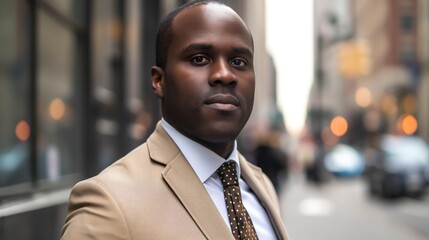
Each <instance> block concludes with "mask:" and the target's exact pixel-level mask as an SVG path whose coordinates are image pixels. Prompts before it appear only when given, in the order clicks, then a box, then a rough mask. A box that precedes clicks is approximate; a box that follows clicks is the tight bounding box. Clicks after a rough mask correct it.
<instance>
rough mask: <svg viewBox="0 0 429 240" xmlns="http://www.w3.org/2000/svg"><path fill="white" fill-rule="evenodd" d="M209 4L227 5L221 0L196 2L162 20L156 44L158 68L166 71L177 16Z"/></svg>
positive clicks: (179, 8) (195, 0) (184, 6)
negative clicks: (198, 6) (192, 8)
mask: <svg viewBox="0 0 429 240" xmlns="http://www.w3.org/2000/svg"><path fill="white" fill-rule="evenodd" d="M209 3H216V4H221V5H225V3H224V2H222V1H220V0H194V1H191V2H188V3H186V4H184V5H182V6H180V7H178V8H177V9H176V10H174V11H172V12H171V13H169V14H168V15H167V16H166V17H164V18H163V19H162V20H161V22H160V23H159V26H158V32H157V34H156V42H155V57H156V66H157V67H160V68H162V69H164V68H165V66H166V64H167V53H168V49H169V47H170V44H171V41H172V38H173V36H172V31H171V24H172V23H173V20H174V18H175V17H176V16H177V14H179V13H180V12H182V11H183V10H185V9H188V8H191V7H194V6H197V5H207V4H209Z"/></svg>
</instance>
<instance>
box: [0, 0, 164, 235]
mask: <svg viewBox="0 0 429 240" xmlns="http://www.w3.org/2000/svg"><path fill="white" fill-rule="evenodd" d="M160 8H161V7H160V3H159V2H158V1H140V0H127V1H122V0H2V1H0V39H1V41H0V53H1V54H0V133H1V134H0V239H14V238H13V236H14V237H15V238H16V237H17V238H19V239H58V237H59V234H60V230H61V226H62V224H63V221H64V218H65V214H66V203H67V198H68V194H67V189H69V188H70V187H72V186H73V185H74V184H75V183H76V182H77V181H78V180H79V179H82V178H87V177H90V176H92V175H94V174H97V173H98V172H100V171H101V170H102V169H104V168H105V167H106V166H108V165H110V164H111V163H113V162H114V161H116V160H117V159H119V158H120V157H122V156H123V155H125V154H126V153H127V152H129V151H130V150H131V149H133V148H134V147H136V146H137V145H139V144H141V143H142V142H144V141H145V140H146V138H147V137H148V135H149V133H150V132H151V131H152V130H153V129H154V128H155V124H156V119H159V116H160V110H159V102H158V99H156V98H155V97H154V95H153V93H152V88H151V79H150V67H151V66H152V65H154V63H155V54H154V49H153V46H154V40H155V33H156V29H157V23H158V21H159V17H160V12H161V9H160ZM144 36H148V37H144ZM51 195H52V196H56V197H55V198H53V199H50V196H51ZM59 196H60V197H59ZM61 196H62V197H61ZM39 197H41V198H45V199H44V200H43V201H46V202H44V203H43V204H40V203H41V202H39V201H38V200H37V199H38V198H39ZM58 198H62V200H58ZM14 201H18V202H19V203H23V204H24V205H26V206H27V207H24V208H22V209H17V208H13V203H14ZM50 201H52V203H49V202H50ZM10 206H12V207H10ZM41 219H42V220H43V221H42V222H43V224H42V223H40V224H39V223H38V224H36V223H37V222H38V221H40V220H41ZM52 228H54V229H52ZM17 229H22V231H20V232H19V234H18V233H17V232H16V230H17Z"/></svg>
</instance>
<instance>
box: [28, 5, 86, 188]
mask: <svg viewBox="0 0 429 240" xmlns="http://www.w3.org/2000/svg"><path fill="white" fill-rule="evenodd" d="M48 13H49V12H47V11H45V10H44V9H39V10H38V13H37V16H38V19H37V22H38V26H39V28H38V34H37V40H36V42H37V43H38V44H37V53H38V56H37V78H36V81H37V88H36V92H37V99H36V102H37V107H36V109H37V116H36V118H37V123H38V125H37V127H38V136H37V155H36V156H37V178H38V179H40V180H48V181H50V182H55V181H58V180H59V179H60V178H61V176H64V175H68V174H72V173H76V172H78V171H79V165H80V164H79V162H80V161H82V150H81V148H80V147H79V144H77V143H79V142H80V141H79V139H80V137H81V134H80V131H81V127H80V126H79V116H80V115H82V114H81V113H80V111H81V109H80V106H81V105H82V103H81V102H80V100H81V99H82V97H81V96H80V94H81V92H82V91H81V89H80V88H79V87H80V86H81V84H80V83H79V82H80V81H82V77H83V76H82V74H81V73H82V63H83V62H84V61H83V59H82V57H83V56H82V54H79V51H80V49H79V47H80V45H79V40H80V39H79V35H78V34H76V32H75V31H73V29H71V28H69V27H67V26H66V27H64V26H63V25H62V24H61V22H59V21H56V19H55V18H53V17H52V16H51V15H49V14H48ZM53 36H55V37H53Z"/></svg>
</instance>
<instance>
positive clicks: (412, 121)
mask: <svg viewBox="0 0 429 240" xmlns="http://www.w3.org/2000/svg"><path fill="white" fill-rule="evenodd" d="M400 122H401V130H402V132H403V133H404V134H406V135H412V134H414V133H415V132H416V131H417V128H418V123H417V119H416V118H415V117H414V116H413V115H405V116H403V117H402V118H401V120H400Z"/></svg>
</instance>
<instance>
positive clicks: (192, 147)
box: [161, 118, 241, 183]
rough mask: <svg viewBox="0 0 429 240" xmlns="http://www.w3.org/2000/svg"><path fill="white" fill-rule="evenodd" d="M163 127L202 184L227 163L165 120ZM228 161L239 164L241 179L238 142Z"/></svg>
mask: <svg viewBox="0 0 429 240" xmlns="http://www.w3.org/2000/svg"><path fill="white" fill-rule="evenodd" d="M161 124H162V127H163V128H164V129H165V131H166V132H167V133H168V135H170V137H171V138H172V139H173V141H174V142H175V143H176V145H177V147H179V149H180V151H181V152H182V153H183V155H184V156H185V158H186V159H187V160H188V162H189V164H190V165H191V167H192V168H193V169H194V171H195V173H196V174H197V176H198V178H199V179H200V181H201V182H202V183H204V182H205V181H207V179H209V178H210V177H211V176H212V175H213V174H214V173H215V172H216V170H217V169H218V168H219V167H220V166H221V165H222V163H224V162H225V159H224V158H222V157H220V156H219V155H217V154H216V153H215V152H213V151H211V150H210V149H208V148H206V147H204V146H203V145H201V144H199V143H197V142H195V141H193V140H191V139H189V138H188V137H186V136H185V135H183V134H182V133H180V132H179V131H177V130H176V129H175V128H174V127H173V126H171V125H170V124H169V123H168V122H167V121H166V120H165V119H164V118H162V119H161ZM228 160H232V161H235V162H236V163H237V174H238V176H239V177H240V173H241V171H240V163H239V161H238V151H237V142H236V141H234V148H233V150H232V152H231V155H230V156H229V157H228Z"/></svg>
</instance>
